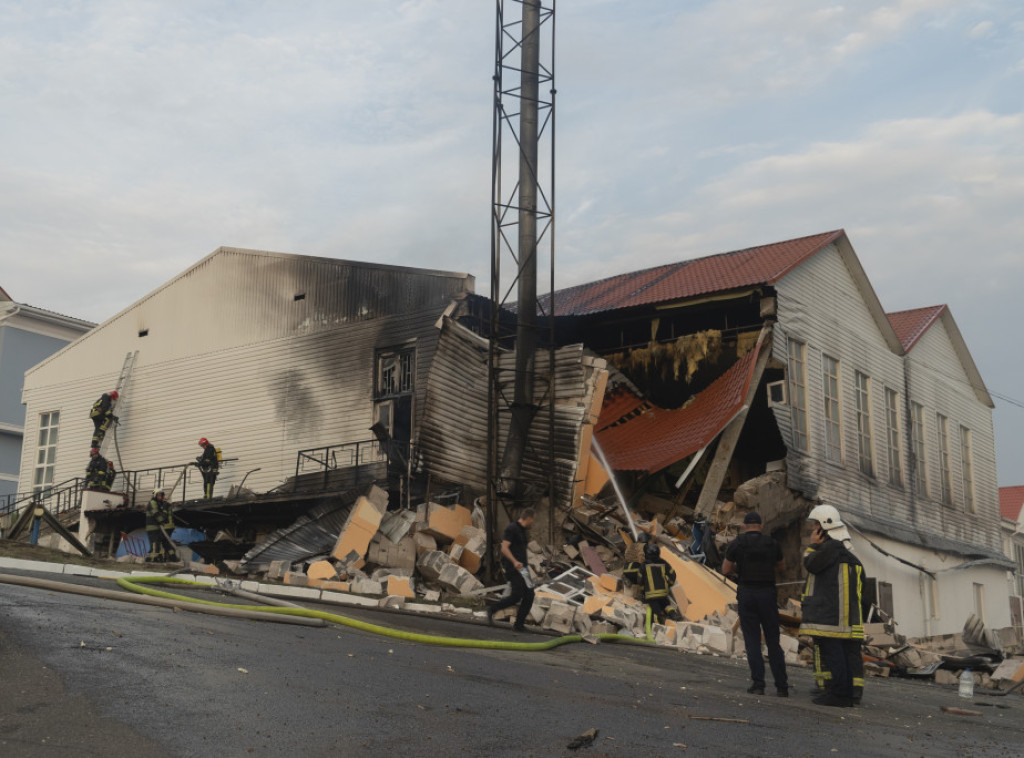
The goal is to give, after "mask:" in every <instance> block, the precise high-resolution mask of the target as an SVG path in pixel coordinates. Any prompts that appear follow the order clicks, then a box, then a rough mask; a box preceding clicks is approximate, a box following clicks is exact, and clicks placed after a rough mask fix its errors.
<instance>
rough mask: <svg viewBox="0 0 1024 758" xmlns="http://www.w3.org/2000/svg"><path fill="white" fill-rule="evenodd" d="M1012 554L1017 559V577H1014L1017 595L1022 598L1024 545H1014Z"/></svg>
mask: <svg viewBox="0 0 1024 758" xmlns="http://www.w3.org/2000/svg"><path fill="white" fill-rule="evenodd" d="M1013 552H1014V555H1015V557H1016V559H1017V575H1016V576H1015V577H1014V581H1015V582H1016V584H1017V594H1018V595H1020V596H1021V597H1024V545H1014V546H1013Z"/></svg>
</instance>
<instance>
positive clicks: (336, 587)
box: [320, 580, 351, 592]
mask: <svg viewBox="0 0 1024 758" xmlns="http://www.w3.org/2000/svg"><path fill="white" fill-rule="evenodd" d="M320 589H322V590H328V591H330V592H348V591H349V590H351V585H350V584H349V583H348V582H338V581H331V580H326V581H324V582H323V583H322V584H321V585H320Z"/></svg>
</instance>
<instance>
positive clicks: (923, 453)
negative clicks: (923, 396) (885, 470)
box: [910, 401, 929, 497]
mask: <svg viewBox="0 0 1024 758" xmlns="http://www.w3.org/2000/svg"><path fill="white" fill-rule="evenodd" d="M926 435H927V429H926V428H925V415H924V406H923V405H921V404H920V403H915V402H914V401H911V402H910V445H911V450H912V451H913V455H914V472H913V476H914V486H915V487H916V488H917V491H918V494H920V495H921V496H922V497H929V494H928V491H929V486H928V448H927V436H926Z"/></svg>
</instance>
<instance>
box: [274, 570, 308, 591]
mask: <svg viewBox="0 0 1024 758" xmlns="http://www.w3.org/2000/svg"><path fill="white" fill-rule="evenodd" d="M281 581H282V582H284V583H285V584H288V585H291V586H292V587H308V586H309V577H308V576H306V575H305V574H299V573H296V572H294V571H285V572H284V576H283V577H281Z"/></svg>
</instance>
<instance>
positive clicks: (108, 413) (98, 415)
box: [89, 390, 120, 448]
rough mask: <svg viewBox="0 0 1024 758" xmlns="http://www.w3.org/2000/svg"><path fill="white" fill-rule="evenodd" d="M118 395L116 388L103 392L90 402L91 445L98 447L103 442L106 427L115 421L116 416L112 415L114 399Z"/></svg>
mask: <svg viewBox="0 0 1024 758" xmlns="http://www.w3.org/2000/svg"><path fill="white" fill-rule="evenodd" d="M118 397H120V395H119V394H118V392H117V390H111V391H110V392H104V393H103V394H102V395H100V398H99V400H97V401H96V402H95V403H93V404H92V410H91V411H90V412H89V418H91V419H92V424H93V431H92V446H93V447H95V448H99V447H100V445H102V444H103V438H104V437H106V436H107V429H109V428H110V424H111V423H117V416H115V415H114V410H113V409H114V401H116V400H117V398H118Z"/></svg>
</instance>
